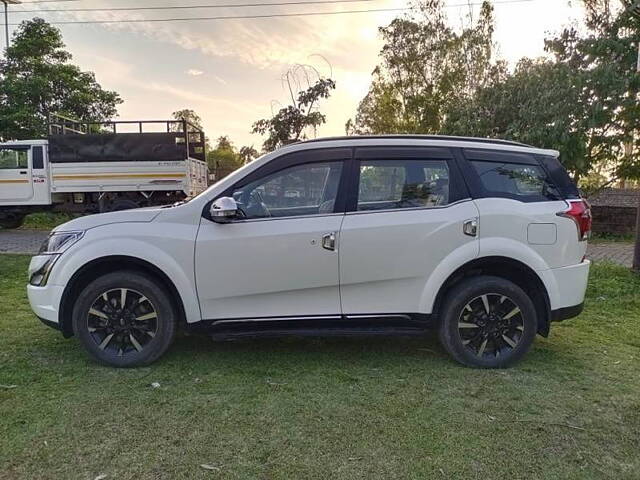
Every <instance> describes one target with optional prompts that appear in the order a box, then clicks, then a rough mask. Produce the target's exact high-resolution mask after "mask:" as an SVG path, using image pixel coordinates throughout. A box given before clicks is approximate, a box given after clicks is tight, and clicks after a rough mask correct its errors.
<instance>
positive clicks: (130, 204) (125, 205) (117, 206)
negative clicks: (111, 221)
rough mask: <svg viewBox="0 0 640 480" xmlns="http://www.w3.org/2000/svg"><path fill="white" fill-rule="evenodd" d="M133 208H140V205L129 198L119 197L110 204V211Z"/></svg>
mask: <svg viewBox="0 0 640 480" xmlns="http://www.w3.org/2000/svg"><path fill="white" fill-rule="evenodd" d="M132 208H140V205H138V204H137V203H136V202H134V201H133V200H130V199H128V198H118V199H117V200H114V201H113V202H112V203H111V204H110V205H109V207H108V211H109V212H119V211H121V210H131V209H132Z"/></svg>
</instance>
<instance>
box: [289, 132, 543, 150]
mask: <svg viewBox="0 0 640 480" xmlns="http://www.w3.org/2000/svg"><path fill="white" fill-rule="evenodd" d="M376 138H378V139H416V140H448V141H464V142H476V143H494V144H497V145H512V146H515V147H528V148H536V147H534V146H533V145H527V144H526V143H520V142H514V141H512V140H502V139H499V138H478V137H460V136H453V135H416V134H405V135H401V134H393V135H349V136H336V137H324V138H314V139H312V140H304V141H302V142H300V143H313V142H323V141H327V140H369V139H376Z"/></svg>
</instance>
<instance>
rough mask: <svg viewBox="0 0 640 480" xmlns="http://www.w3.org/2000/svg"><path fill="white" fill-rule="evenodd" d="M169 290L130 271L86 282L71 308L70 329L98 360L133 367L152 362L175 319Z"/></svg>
mask: <svg viewBox="0 0 640 480" xmlns="http://www.w3.org/2000/svg"><path fill="white" fill-rule="evenodd" d="M169 298H170V296H169V293H168V292H167V291H166V290H165V289H164V288H163V287H162V286H160V285H159V284H158V283H157V282H156V281H155V280H153V279H151V278H150V277H147V276H146V275H144V274H141V273H138V272H133V271H119V272H114V273H109V274H107V275H104V276H102V277H99V278H97V279H96V280H94V281H93V282H91V283H90V284H89V285H87V287H86V288H85V289H84V290H83V291H82V292H81V293H80V295H79V296H78V300H77V301H76V304H75V306H74V308H73V331H74V333H75V334H76V336H77V337H78V338H79V339H80V342H81V343H82V345H83V346H84V348H85V349H86V350H87V352H89V354H90V355H91V356H92V357H93V358H94V359H95V360H97V361H98V362H100V363H103V364H106V365H111V366H114V367H135V366H139V365H146V364H149V363H152V362H153V361H155V360H157V359H158V358H159V357H160V356H161V355H162V354H163V353H164V352H165V351H166V350H167V349H168V348H169V346H170V345H171V343H172V342H173V338H174V336H175V330H176V318H175V313H174V309H173V305H172V304H171V302H170V300H169Z"/></svg>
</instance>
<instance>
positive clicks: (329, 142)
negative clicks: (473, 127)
mask: <svg viewBox="0 0 640 480" xmlns="http://www.w3.org/2000/svg"><path fill="white" fill-rule="evenodd" d="M320 145H322V146H323V147H328V146H341V147H344V146H367V145H371V146H373V145H389V146H401V145H406V146H420V145H423V146H425V145H429V146H444V147H460V148H482V149H493V150H502V151H517V152H524V153H533V154H539V155H550V156H554V157H558V156H559V155H560V153H559V152H558V151H557V150H550V149H544V148H537V147H534V146H531V145H527V144H525V143H519V142H514V141H511V140H502V139H497V138H478V137H458V136H448V135H351V136H342V137H324V138H316V139H313V140H305V141H302V142H296V143H293V144H290V145H287V146H286V147H283V148H285V149H289V148H290V147H295V146H299V147H302V148H301V149H303V148H305V147H306V148H309V147H314V146H315V147H317V146H320ZM292 150H297V149H296V148H293V149H292Z"/></svg>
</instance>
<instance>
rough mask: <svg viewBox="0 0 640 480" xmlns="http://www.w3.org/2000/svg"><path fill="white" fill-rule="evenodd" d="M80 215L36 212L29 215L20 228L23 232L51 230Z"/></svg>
mask: <svg viewBox="0 0 640 480" xmlns="http://www.w3.org/2000/svg"><path fill="white" fill-rule="evenodd" d="M79 216H80V215H78V214H74V213H62V212H60V213H52V212H38V213H30V214H29V215H27V216H26V217H25V219H24V223H23V224H22V227H20V228H23V229H25V230H32V229H33V230H51V229H52V228H54V227H57V226H58V225H62V224H63V223H66V222H68V221H70V220H73V219H74V218H77V217H79Z"/></svg>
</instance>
